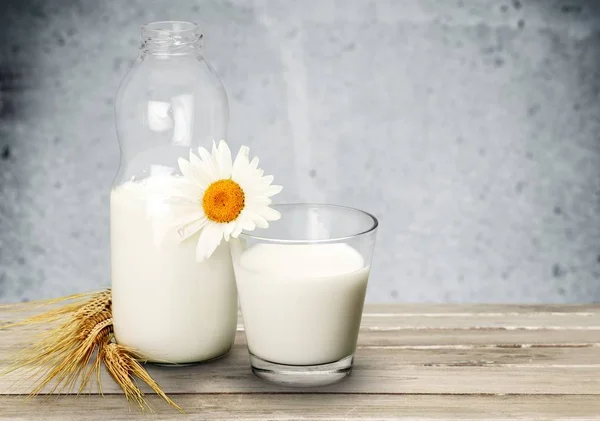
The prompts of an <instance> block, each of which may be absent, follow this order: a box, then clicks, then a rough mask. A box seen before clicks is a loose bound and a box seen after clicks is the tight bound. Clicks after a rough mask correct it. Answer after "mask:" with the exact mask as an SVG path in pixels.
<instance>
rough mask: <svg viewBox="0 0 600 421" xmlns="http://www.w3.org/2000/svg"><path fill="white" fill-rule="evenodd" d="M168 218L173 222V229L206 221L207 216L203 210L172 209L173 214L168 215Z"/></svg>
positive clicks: (181, 207)
mask: <svg viewBox="0 0 600 421" xmlns="http://www.w3.org/2000/svg"><path fill="white" fill-rule="evenodd" d="M168 218H169V219H170V220H171V226H173V227H181V226H183V225H187V224H189V223H190V222H194V221H198V220H204V221H205V220H206V215H204V212H203V211H202V210H201V208H200V209H199V208H194V209H192V208H191V206H190V207H187V206H186V207H183V206H178V207H172V208H171V212H170V214H169V215H168Z"/></svg>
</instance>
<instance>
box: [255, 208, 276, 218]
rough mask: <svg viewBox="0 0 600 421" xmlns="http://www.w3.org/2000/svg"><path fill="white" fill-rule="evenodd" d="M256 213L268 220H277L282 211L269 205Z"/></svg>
mask: <svg viewBox="0 0 600 421" xmlns="http://www.w3.org/2000/svg"><path fill="white" fill-rule="evenodd" d="M256 213H258V214H259V215H260V216H262V217H263V218H265V219H266V220H267V221H277V220H278V219H280V218H281V213H279V212H278V211H276V210H275V209H273V208H269V207H268V206H265V207H263V208H262V209H260V211H258V212H256Z"/></svg>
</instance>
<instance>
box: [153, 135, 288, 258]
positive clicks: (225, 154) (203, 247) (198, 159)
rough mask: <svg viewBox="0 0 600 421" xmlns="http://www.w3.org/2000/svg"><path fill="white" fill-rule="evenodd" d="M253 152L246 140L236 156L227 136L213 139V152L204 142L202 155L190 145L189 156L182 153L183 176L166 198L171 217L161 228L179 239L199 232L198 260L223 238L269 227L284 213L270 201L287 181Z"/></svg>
mask: <svg viewBox="0 0 600 421" xmlns="http://www.w3.org/2000/svg"><path fill="white" fill-rule="evenodd" d="M249 152H250V150H249V149H248V147H246V146H242V147H241V148H240V151H239V152H238V154H237V156H236V158H235V161H233V162H232V159H231V151H230V150H229V147H228V146H227V144H226V143H225V141H223V140H221V141H220V142H219V145H218V146H217V145H215V143H214V142H213V148H212V154H211V153H209V152H208V151H207V150H206V149H204V148H199V149H198V155H196V154H194V152H193V151H190V157H189V160H186V159H183V158H179V161H178V164H179V169H180V170H181V174H182V177H178V178H177V179H176V183H173V184H171V187H170V188H169V189H170V190H171V191H170V192H169V195H168V198H167V199H166V200H165V201H164V203H165V204H167V205H168V208H169V212H168V218H167V219H166V220H164V219H163V221H162V222H161V225H162V227H160V228H159V229H160V230H161V231H162V232H163V233H164V234H165V235H168V233H169V232H171V233H173V232H174V233H175V234H176V238H177V239H178V240H179V241H184V240H187V239H188V238H190V237H192V236H193V235H195V234H196V233H199V236H198V244H197V246H196V259H197V260H198V261H203V260H205V259H207V258H209V257H210V256H211V255H212V253H213V252H214V251H215V249H216V248H217V247H218V246H219V244H221V241H222V240H223V239H225V241H229V239H230V238H231V237H233V238H237V237H238V236H239V235H240V233H241V232H242V231H252V230H254V229H255V228H256V227H259V228H267V227H268V226H269V223H268V221H275V220H277V219H279V218H280V217H281V215H280V213H279V212H277V211H276V210H274V209H272V208H271V207H269V205H270V204H271V197H272V196H274V195H275V194H277V193H279V192H280V191H281V189H282V187H281V186H276V185H272V184H271V183H272V182H273V176H271V175H268V176H264V175H263V170H261V169H260V168H258V158H256V157H255V158H253V159H252V160H250V159H249ZM163 194H164V191H163Z"/></svg>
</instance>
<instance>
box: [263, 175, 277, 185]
mask: <svg viewBox="0 0 600 421" xmlns="http://www.w3.org/2000/svg"><path fill="white" fill-rule="evenodd" d="M274 179H275V177H273V176H272V175H265V176H264V177H262V178H261V179H260V183H261V184H262V185H265V186H268V185H269V184H271V183H272V182H273V180H274Z"/></svg>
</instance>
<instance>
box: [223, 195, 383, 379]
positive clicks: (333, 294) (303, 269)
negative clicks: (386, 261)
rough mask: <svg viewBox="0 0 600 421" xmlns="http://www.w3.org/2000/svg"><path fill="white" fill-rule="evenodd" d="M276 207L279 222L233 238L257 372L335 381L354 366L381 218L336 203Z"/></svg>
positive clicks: (267, 375)
mask: <svg viewBox="0 0 600 421" xmlns="http://www.w3.org/2000/svg"><path fill="white" fill-rule="evenodd" d="M273 207H274V208H275V209H276V210H278V211H279V212H280V213H281V219H280V220H278V221H276V222H273V223H271V225H270V226H269V228H267V229H263V230H256V231H254V232H252V234H246V233H244V234H241V235H240V237H239V238H238V239H236V240H233V241H232V243H231V252H232V257H233V266H234V271H235V277H236V282H237V288H238V294H239V299H240V305H241V310H242V316H243V319H244V328H245V332H246V338H247V342H248V350H249V353H250V362H251V365H252V371H253V372H254V373H255V374H256V375H257V376H259V377H261V378H264V379H266V380H269V381H271V382H275V383H278V384H283V385H288V386H300V387H305V386H322V385H326V384H330V383H334V382H336V381H338V380H340V379H342V378H344V377H345V376H346V375H348V374H349V373H350V372H351V370H352V363H353V359H354V352H355V349H356V341H357V337H358V332H359V327H360V321H361V317H362V310H363V304H364V300H365V293H366V289H367V281H368V278H369V272H370V268H371V259H372V256H373V250H374V246H375V237H376V233H377V225H378V221H377V219H376V218H375V217H374V216H373V215H371V214H369V213H367V212H364V211H361V210H358V209H352V208H348V207H343V206H336V205H326V204H304V203H298V204H286V205H274V206H273Z"/></svg>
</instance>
